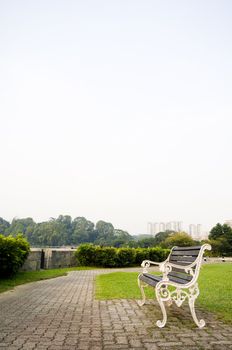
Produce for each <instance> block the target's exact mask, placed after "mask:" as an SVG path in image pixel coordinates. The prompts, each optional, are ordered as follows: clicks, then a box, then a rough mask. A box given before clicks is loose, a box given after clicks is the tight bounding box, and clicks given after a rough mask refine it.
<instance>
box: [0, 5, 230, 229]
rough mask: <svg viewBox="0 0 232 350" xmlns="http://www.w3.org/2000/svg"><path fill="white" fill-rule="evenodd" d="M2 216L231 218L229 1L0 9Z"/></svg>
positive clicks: (134, 223)
mask: <svg viewBox="0 0 232 350" xmlns="http://www.w3.org/2000/svg"><path fill="white" fill-rule="evenodd" d="M0 130H1V133H0V152H1V153H0V156H1V158H0V164H1V168H0V216H1V217H3V218H5V219H7V220H12V218H13V217H15V216H17V217H19V218H22V217H29V216H30V217H33V218H34V219H35V220H36V221H37V222H38V221H43V220H48V219H49V218H50V217H56V216H58V215H59V214H64V215H65V214H68V215H71V216H72V217H73V218H74V217H76V216H85V217H86V218H88V219H89V220H92V221H94V222H96V221H98V220H100V219H102V220H105V221H109V222H112V223H113V225H114V226H115V228H121V229H125V230H127V231H128V232H129V233H131V234H137V233H146V230H147V222H148V221H170V220H180V221H183V222H184V224H189V223H202V224H203V228H204V229H209V228H211V227H212V225H214V224H215V223H217V222H224V220H226V219H232V2H231V1H229V0H228V1H225V0H218V1H214V0H203V1H202V0H191V1H186V0H183V1H181V0H179V1H178V0H175V1H172V0H160V1H158V0H150V1H149V0H140V1H138V0H121V1H120V0H117V1H112V0H105V1H103V0H98V1H94V0H82V1H80V0H79V1H78V0H60V1H57V0H40V1H35V0H34V1H33V0H28V1H25V0H21V1H16V0H15V1H12V0H5V1H4V0H0Z"/></svg>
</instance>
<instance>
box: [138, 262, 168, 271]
mask: <svg viewBox="0 0 232 350" xmlns="http://www.w3.org/2000/svg"><path fill="white" fill-rule="evenodd" d="M166 262H168V260H165V261H163V262H161V263H158V262H156V261H151V260H143V262H142V264H141V266H142V267H143V273H147V272H148V270H147V269H148V268H149V267H150V266H151V265H157V266H159V268H160V266H161V265H163V264H164V263H166ZM160 271H161V272H162V270H161V268H160Z"/></svg>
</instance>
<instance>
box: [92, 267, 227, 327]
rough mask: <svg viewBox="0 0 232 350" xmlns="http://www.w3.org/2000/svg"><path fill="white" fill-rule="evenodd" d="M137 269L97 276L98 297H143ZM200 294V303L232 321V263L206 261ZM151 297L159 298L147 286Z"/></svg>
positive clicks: (202, 271) (200, 280) (200, 283)
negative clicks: (139, 286) (208, 262)
mask: <svg viewBox="0 0 232 350" xmlns="http://www.w3.org/2000/svg"><path fill="white" fill-rule="evenodd" d="M137 277H138V273H137V272H113V273H110V274H104V275H103V274H101V275H98V276H96V287H95V297H96V299H99V300H106V299H140V298H141V294H140V290H139V288H138V285H137ZM198 285H199V290H200V295H199V297H198V298H197V301H196V306H200V307H201V308H203V309H205V310H208V311H210V312H213V313H214V314H216V315H217V316H218V317H219V318H221V319H222V320H224V321H226V322H230V323H231V322H232V264H231V263H223V264H222V263H221V264H205V265H203V266H202V267H201V271H200V276H199V279H198ZM145 292H146V295H147V298H148V299H153V298H155V294H154V289H153V288H150V287H147V288H145Z"/></svg>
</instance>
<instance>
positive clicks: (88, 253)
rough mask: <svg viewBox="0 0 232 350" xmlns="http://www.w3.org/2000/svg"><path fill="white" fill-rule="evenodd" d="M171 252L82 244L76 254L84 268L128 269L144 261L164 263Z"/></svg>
mask: <svg viewBox="0 0 232 350" xmlns="http://www.w3.org/2000/svg"><path fill="white" fill-rule="evenodd" d="M169 252H170V250H169V249H163V248H160V247H154V248H114V247H101V246H95V245H93V244H88V243H87V244H81V245H80V246H79V247H78V248H77V250H76V252H75V256H76V258H77V261H78V264H79V265H83V266H100V267H127V266H136V265H140V264H141V262H142V261H143V260H146V259H148V260H152V261H157V262H160V261H164V260H165V259H166V257H167V256H168V254H169Z"/></svg>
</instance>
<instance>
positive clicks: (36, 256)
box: [21, 248, 42, 271]
mask: <svg viewBox="0 0 232 350" xmlns="http://www.w3.org/2000/svg"><path fill="white" fill-rule="evenodd" d="M41 255H42V249H40V248H31V250H30V253H29V255H28V257H27V260H26V261H25V263H24V264H23V266H22V267H21V271H36V270H40V265H41Z"/></svg>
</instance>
